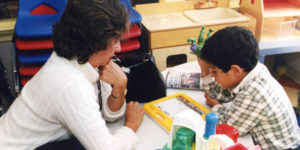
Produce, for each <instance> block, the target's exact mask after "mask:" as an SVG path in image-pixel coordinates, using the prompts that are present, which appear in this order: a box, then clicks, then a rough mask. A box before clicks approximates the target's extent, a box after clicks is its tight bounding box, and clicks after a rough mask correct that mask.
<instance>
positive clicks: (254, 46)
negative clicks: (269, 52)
mask: <svg viewBox="0 0 300 150" xmlns="http://www.w3.org/2000/svg"><path fill="white" fill-rule="evenodd" d="M258 55H259V49H258V43H257V41H256V39H255V37H254V36H253V34H252V33H251V31H249V30H248V29H245V28H242V27H238V26H232V27H226V28H224V29H221V30H219V31H217V32H216V33H215V34H214V35H213V36H212V37H210V38H209V39H208V40H207V41H206V42H205V43H204V46H203V48H202V49H201V51H200V57H201V58H202V59H203V60H205V61H207V62H208V63H210V64H213V65H215V66H217V67H218V68H220V69H222V70H223V71H224V72H227V71H229V70H230V68H231V66H232V65H238V66H239V67H241V68H243V69H244V71H246V72H250V71H251V70H252V69H253V68H254V67H255V66H256V64H257V62H258Z"/></svg>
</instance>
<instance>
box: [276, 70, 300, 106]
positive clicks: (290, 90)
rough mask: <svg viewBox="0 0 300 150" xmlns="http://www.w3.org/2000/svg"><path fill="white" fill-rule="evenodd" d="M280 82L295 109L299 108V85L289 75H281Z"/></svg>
mask: <svg viewBox="0 0 300 150" xmlns="http://www.w3.org/2000/svg"><path fill="white" fill-rule="evenodd" d="M277 80H278V82H279V83H280V84H281V85H282V86H283V88H284V90H285V91H286V93H287V94H288V96H289V98H290V100H291V103H292V105H293V106H294V107H297V106H298V105H299V104H298V102H299V101H298V96H299V89H300V88H299V84H298V83H296V82H295V81H293V80H292V79H291V78H290V77H289V76H287V75H281V76H280V77H279V78H278V79H277Z"/></svg>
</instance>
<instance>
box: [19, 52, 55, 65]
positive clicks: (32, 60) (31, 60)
mask: <svg viewBox="0 0 300 150" xmlns="http://www.w3.org/2000/svg"><path fill="white" fill-rule="evenodd" d="M50 55H51V54H31V55H24V54H19V55H18V59H19V62H20V64H23V65H30V64H44V63H45V62H46V61H47V60H48V59H49V57H50Z"/></svg>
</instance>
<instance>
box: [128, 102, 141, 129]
mask: <svg viewBox="0 0 300 150" xmlns="http://www.w3.org/2000/svg"><path fill="white" fill-rule="evenodd" d="M144 114H145V111H144V109H143V108H142V107H141V106H140V105H139V103H138V102H133V101H130V102H129V103H128V104H127V109H126V113H125V126H127V127H128V128H131V129H132V130H133V131H135V132H136V131H137V129H138V128H139V126H140V125H141V123H142V121H143V118H144Z"/></svg>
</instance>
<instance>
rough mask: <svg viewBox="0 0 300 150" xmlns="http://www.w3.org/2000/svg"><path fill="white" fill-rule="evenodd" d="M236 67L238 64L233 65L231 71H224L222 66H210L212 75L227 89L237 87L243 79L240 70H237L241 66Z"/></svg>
mask: <svg viewBox="0 0 300 150" xmlns="http://www.w3.org/2000/svg"><path fill="white" fill-rule="evenodd" d="M236 67H237V66H236V65H233V66H232V67H231V69H230V70H229V71H227V72H224V71H223V70H221V69H220V68H218V67H216V66H213V67H210V75H211V76H212V77H214V78H215V80H216V81H217V82H218V83H219V84H220V85H221V86H222V87H223V88H225V89H227V88H231V87H235V86H237V85H238V84H239V83H240V81H241V79H240V74H239V71H238V70H237V69H239V68H236Z"/></svg>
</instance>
